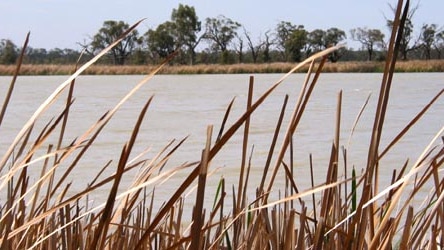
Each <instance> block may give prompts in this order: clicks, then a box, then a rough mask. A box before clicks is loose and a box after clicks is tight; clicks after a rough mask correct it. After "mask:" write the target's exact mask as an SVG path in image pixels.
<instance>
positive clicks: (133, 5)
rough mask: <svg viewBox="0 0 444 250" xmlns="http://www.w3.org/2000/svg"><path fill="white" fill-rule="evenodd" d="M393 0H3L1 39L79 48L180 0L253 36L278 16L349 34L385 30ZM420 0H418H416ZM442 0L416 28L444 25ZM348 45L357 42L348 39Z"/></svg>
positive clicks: (423, 10) (424, 4) (156, 16)
mask: <svg viewBox="0 0 444 250" xmlns="http://www.w3.org/2000/svg"><path fill="white" fill-rule="evenodd" d="M396 2H397V1H395V0H336V1H334V0H311V1H302V0H301V1H296V0H267V1H263V0H220V1H212V0H186V1H177V0H157V1H149V0H145V1H141V0H127V1H123V0H108V1H96V0H89V1H86V0H1V1H0V39H4V38H7V39H11V40H12V41H13V42H14V43H15V44H16V45H17V46H21V45H22V43H23V40H24V38H25V36H26V33H27V32H28V31H30V32H31V40H30V46H31V47H34V48H46V49H52V48H56V47H57V48H72V49H80V47H79V46H78V45H77V43H78V42H84V41H89V39H90V37H92V36H93V35H94V34H95V33H96V32H97V31H98V30H99V29H100V27H102V24H103V22H104V21H105V20H123V21H125V22H127V23H129V24H133V23H135V22H136V21H138V20H140V19H142V18H147V19H146V20H145V21H144V22H143V23H142V24H141V25H140V26H139V27H138V28H137V29H138V30H139V33H141V34H143V33H145V32H146V31H147V30H148V29H150V28H155V27H157V25H158V24H160V23H163V22H165V21H167V20H169V19H170V15H171V11H172V9H173V8H177V6H178V5H179V3H182V4H186V5H190V6H193V7H194V8H195V10H196V14H197V16H198V17H199V19H200V20H201V21H202V22H204V20H205V18H207V17H217V16H218V15H220V14H222V15H225V16H226V17H229V18H231V19H232V20H234V21H237V22H239V23H241V24H242V25H244V26H245V28H246V29H247V31H249V32H250V33H251V35H252V37H253V38H258V37H259V36H260V35H261V34H263V33H264V32H265V31H267V30H272V29H274V28H275V27H276V24H277V23H278V22H280V21H290V22H291V23H293V24H298V25H299V24H302V25H304V26H305V28H306V30H308V31H311V30H313V29H317V28H320V29H328V28H331V27H337V28H339V29H342V30H344V31H345V32H346V34H347V36H350V33H349V31H350V29H352V28H357V27H368V28H377V29H380V30H382V31H383V32H384V33H387V31H388V30H387V28H386V26H385V17H384V16H386V17H389V18H391V17H392V16H393V13H392V11H391V9H390V7H389V3H390V4H391V5H393V6H395V5H396ZM417 4H418V1H417V0H416V1H415V0H414V1H413V5H415V6H416V5H417ZM443 10H444V0H422V1H420V2H419V7H418V9H417V11H416V14H415V16H414V19H413V22H414V24H415V25H416V26H415V29H416V30H417V29H419V27H420V26H422V24H424V23H427V24H431V23H436V24H438V25H439V26H440V27H442V26H444V17H443ZM348 44H349V46H352V45H351V44H353V43H352V42H351V41H350V40H348Z"/></svg>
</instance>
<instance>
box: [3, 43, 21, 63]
mask: <svg viewBox="0 0 444 250" xmlns="http://www.w3.org/2000/svg"><path fill="white" fill-rule="evenodd" d="M17 58H18V49H17V46H16V45H15V44H14V43H13V42H12V41H11V40H9V39H2V40H1V41H0V64H14V63H15V61H16V60H17Z"/></svg>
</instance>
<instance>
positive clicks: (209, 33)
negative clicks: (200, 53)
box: [203, 15, 241, 63]
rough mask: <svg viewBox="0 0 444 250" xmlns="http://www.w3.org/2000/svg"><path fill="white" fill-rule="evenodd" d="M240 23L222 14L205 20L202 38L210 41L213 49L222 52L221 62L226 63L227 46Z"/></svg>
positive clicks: (234, 35)
mask: <svg viewBox="0 0 444 250" xmlns="http://www.w3.org/2000/svg"><path fill="white" fill-rule="evenodd" d="M240 26H241V25H240V23H238V22H235V21H233V20H231V19H230V18H227V17H225V16H223V15H220V16H218V17H217V18H207V19H206V20H205V34H204V36H203V37H204V38H205V39H207V40H208V41H211V43H212V47H213V49H216V50H218V51H220V52H221V53H222V60H221V62H222V63H228V46H229V45H230V43H231V42H232V40H233V38H235V37H236V35H237V29H238V28H239V27H240Z"/></svg>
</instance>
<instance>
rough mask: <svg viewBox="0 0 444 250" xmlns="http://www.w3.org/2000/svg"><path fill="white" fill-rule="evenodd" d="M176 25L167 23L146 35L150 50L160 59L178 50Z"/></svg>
mask: <svg viewBox="0 0 444 250" xmlns="http://www.w3.org/2000/svg"><path fill="white" fill-rule="evenodd" d="M174 29H175V24H174V23H172V22H170V21H167V22H164V23H162V24H160V25H159V26H157V28H156V29H150V30H148V31H147V32H146V33H145V37H146V43H147V45H148V49H149V50H150V51H152V52H154V53H155V54H156V55H157V56H155V57H160V58H166V57H167V56H168V55H170V54H171V53H173V52H174V51H175V50H176V49H177V43H176V40H177V38H176V36H175V32H174Z"/></svg>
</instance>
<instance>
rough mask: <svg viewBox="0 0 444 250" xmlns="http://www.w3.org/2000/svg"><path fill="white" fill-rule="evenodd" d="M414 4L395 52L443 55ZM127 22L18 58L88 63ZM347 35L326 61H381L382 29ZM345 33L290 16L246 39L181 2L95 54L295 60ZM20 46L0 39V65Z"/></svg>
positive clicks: (118, 58)
mask: <svg viewBox="0 0 444 250" xmlns="http://www.w3.org/2000/svg"><path fill="white" fill-rule="evenodd" d="M417 8H418V6H416V7H414V8H412V9H411V10H410V11H409V13H408V15H407V21H406V25H405V28H404V32H403V37H402V40H401V43H400V55H399V57H400V59H403V60H411V59H415V60H422V59H425V60H430V59H441V58H442V53H443V51H444V30H443V27H441V26H440V25H438V24H422V26H416V25H415V24H414V23H413V22H412V21H411V20H412V18H413V16H414V13H415V11H416V9H417ZM392 9H394V8H392ZM386 21H387V27H385V28H386V29H387V30H390V29H391V26H392V25H393V23H392V20H386ZM129 27H130V25H129V24H127V23H125V22H124V21H116V20H107V21H104V23H103V26H102V28H100V29H99V30H98V31H97V33H96V34H95V35H93V36H92V37H89V38H88V39H87V40H85V41H84V42H83V43H82V42H79V43H78V45H79V47H80V49H79V50H73V49H60V48H54V49H50V50H46V49H42V48H32V47H28V48H27V50H26V57H25V58H24V61H23V64H57V65H61V64H75V63H76V61H77V60H78V58H79V57H80V55H81V54H82V59H81V62H86V61H87V60H89V59H91V58H92V57H93V56H95V55H97V53H98V52H99V51H101V50H102V49H103V48H105V47H106V46H108V45H110V44H111V43H112V41H115V40H116V39H117V38H118V37H119V36H120V35H121V34H122V33H123V32H124V31H125V30H127V29H128V28H129ZM348 33H349V36H348V39H350V40H353V41H356V42H358V43H359V44H361V48H360V49H359V50H355V49H353V48H350V47H344V48H342V49H340V50H338V51H335V52H334V53H332V54H330V55H329V61H331V62H336V61H384V59H385V57H386V51H387V40H388V39H389V37H386V36H385V34H384V32H383V31H382V30H381V29H379V28H375V27H372V28H369V27H356V28H354V29H351V30H350V31H349V32H348ZM346 39H347V32H346V31H344V30H342V29H340V28H337V27H331V28H329V29H326V30H323V29H314V30H311V31H309V30H306V29H305V27H304V25H302V24H293V23H291V22H288V21H280V22H278V23H277V24H276V26H275V28H274V29H270V30H267V31H266V32H264V33H263V34H260V35H259V36H258V37H252V35H251V33H250V32H249V31H248V29H247V27H245V26H243V25H242V24H241V23H239V22H237V21H235V20H232V19H230V18H228V17H226V16H223V15H219V16H217V17H208V18H206V19H205V20H204V21H200V20H199V17H198V16H197V14H196V12H195V9H194V7H192V6H188V5H183V4H179V6H178V7H177V9H173V10H172V13H171V18H170V20H168V21H165V22H164V23H162V24H160V25H158V26H157V27H156V28H153V29H149V30H147V31H138V30H136V29H134V30H133V31H132V32H131V34H129V35H128V36H126V37H125V39H123V40H122V42H120V43H119V44H118V45H117V46H115V47H113V49H112V50H111V51H110V52H109V53H108V55H107V56H105V57H103V58H101V59H100V61H99V64H106V65H110V64H115V65H146V64H151V65H156V64H158V63H159V62H161V61H162V60H163V59H165V58H166V57H167V56H168V55H169V54H171V53H172V52H174V51H179V52H180V53H179V54H178V56H176V57H175V58H174V60H173V61H171V64H174V65H195V64H238V63H253V64H255V63H276V62H300V61H302V60H304V59H305V58H307V57H309V56H310V55H312V54H314V53H316V52H319V51H321V50H324V49H326V48H328V47H330V46H334V45H337V44H341V43H344V42H346ZM20 49H21V48H20V47H19V46H17V45H16V44H14V43H13V42H12V41H11V40H9V39H3V40H1V42H0V64H5V65H7V64H15V62H16V59H17V58H18V53H19V51H20Z"/></svg>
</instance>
